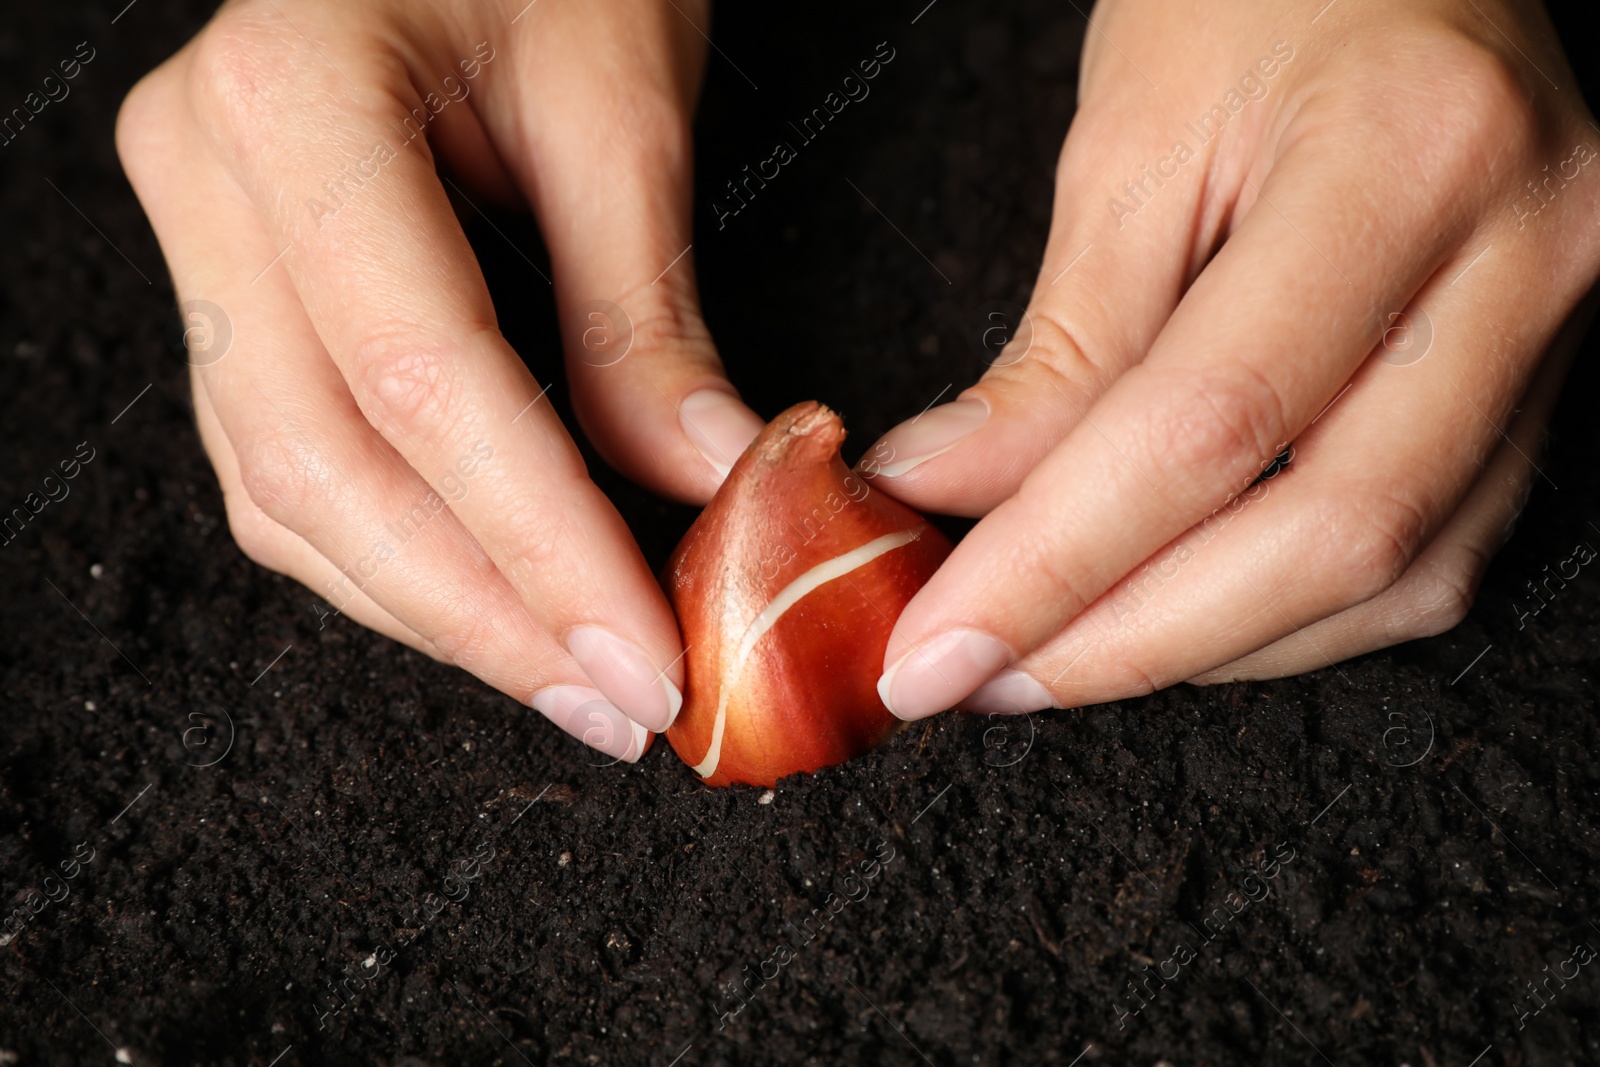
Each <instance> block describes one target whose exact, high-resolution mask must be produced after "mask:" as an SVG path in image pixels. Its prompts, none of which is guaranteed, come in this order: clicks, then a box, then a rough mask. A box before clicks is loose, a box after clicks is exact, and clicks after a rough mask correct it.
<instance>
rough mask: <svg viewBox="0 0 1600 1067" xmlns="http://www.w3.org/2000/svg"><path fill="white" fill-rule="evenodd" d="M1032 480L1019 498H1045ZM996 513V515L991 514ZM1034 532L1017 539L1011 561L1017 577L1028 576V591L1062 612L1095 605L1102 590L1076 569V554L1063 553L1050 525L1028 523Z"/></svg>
mask: <svg viewBox="0 0 1600 1067" xmlns="http://www.w3.org/2000/svg"><path fill="white" fill-rule="evenodd" d="M1044 492H1045V490H1042V489H1041V488H1040V487H1038V486H1037V485H1036V484H1035V483H1033V482H1032V481H1031V479H1030V480H1029V481H1024V482H1023V488H1022V491H1021V493H1020V494H1019V499H1020V500H1021V501H1022V502H1023V503H1026V502H1027V500H1028V498H1030V497H1034V496H1036V495H1041V496H1042V495H1043V493H1044ZM991 514H992V513H991ZM1020 525H1021V526H1022V527H1023V528H1024V529H1027V530H1029V531H1030V532H1029V533H1028V534H1027V535H1026V536H1022V537H1019V538H1018V539H1017V540H1016V543H1015V547H1014V549H1013V552H1012V557H1011V560H1010V563H1011V566H1010V568H1009V569H1010V570H1011V572H1012V573H1014V574H1019V575H1026V576H1027V582H1028V589H1029V590H1030V592H1031V593H1032V595H1033V597H1034V598H1035V599H1037V600H1040V601H1049V602H1050V603H1052V604H1053V605H1059V610H1062V611H1065V612H1067V613H1068V614H1069V615H1076V614H1078V613H1079V612H1081V611H1082V610H1083V609H1084V608H1086V607H1088V606H1089V605H1090V604H1091V603H1093V602H1094V599H1095V597H1096V596H1097V595H1098V594H1099V592H1100V590H1098V589H1094V588H1092V587H1091V585H1092V581H1093V580H1092V578H1091V576H1090V575H1089V574H1088V572H1087V571H1086V569H1085V568H1083V567H1082V566H1077V567H1074V566H1073V562H1072V561H1073V559H1074V558H1076V557H1075V556H1074V554H1072V553H1069V552H1066V551H1064V550H1063V548H1062V546H1061V545H1060V544H1059V543H1058V542H1057V539H1056V537H1055V536H1054V535H1053V534H1052V533H1051V525H1052V524H1050V523H1039V522H1024V523H1022V524H1020Z"/></svg>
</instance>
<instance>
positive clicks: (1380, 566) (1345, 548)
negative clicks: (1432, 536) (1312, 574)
mask: <svg viewBox="0 0 1600 1067" xmlns="http://www.w3.org/2000/svg"><path fill="white" fill-rule="evenodd" d="M1314 512H1315V514H1314V516H1313V521H1314V522H1315V528H1316V529H1319V530H1321V531H1322V538H1323V550H1324V551H1323V558H1325V559H1326V560H1327V561H1328V562H1327V565H1326V570H1327V573H1328V577H1329V579H1330V580H1331V581H1332V585H1333V589H1334V590H1335V591H1336V592H1337V593H1338V594H1339V595H1340V596H1341V598H1342V599H1343V600H1344V601H1345V602H1346V603H1347V604H1357V603H1362V602H1365V601H1367V600H1370V599H1372V598H1373V597H1375V596H1377V595H1378V594H1379V593H1382V592H1383V591H1384V590H1386V589H1388V588H1389V587H1390V586H1392V585H1394V584H1395V583H1396V582H1397V581H1399V580H1400V577H1401V575H1403V574H1404V573H1405V571H1406V568H1407V567H1408V566H1410V564H1411V559H1412V557H1413V555H1414V554H1415V552H1416V549H1417V547H1418V546H1419V545H1420V544H1421V543H1422V541H1423V538H1424V537H1425V536H1426V533H1427V519H1426V516H1425V515H1423V513H1422V512H1421V511H1420V510H1419V509H1418V508H1417V507H1416V506H1415V505H1413V504H1410V503H1407V502H1406V501H1404V500H1402V499H1400V498H1399V497H1397V496H1395V495H1393V494H1390V493H1384V492H1380V491H1377V490H1373V489H1367V490H1362V491H1357V492H1352V493H1346V494H1334V495H1331V496H1330V497H1329V498H1328V499H1327V500H1326V501H1325V502H1324V503H1323V504H1322V505H1321V506H1320V507H1319V508H1316V509H1314Z"/></svg>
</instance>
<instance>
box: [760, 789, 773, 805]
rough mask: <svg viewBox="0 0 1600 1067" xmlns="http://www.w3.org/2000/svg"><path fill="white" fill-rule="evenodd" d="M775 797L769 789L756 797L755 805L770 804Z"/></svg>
mask: <svg viewBox="0 0 1600 1067" xmlns="http://www.w3.org/2000/svg"><path fill="white" fill-rule="evenodd" d="M777 795H778V794H777V793H775V792H773V791H772V790H771V789H769V790H767V791H766V792H765V793H762V794H761V795H760V796H759V797H756V803H757V804H771V803H772V798H773V797H775V796H777Z"/></svg>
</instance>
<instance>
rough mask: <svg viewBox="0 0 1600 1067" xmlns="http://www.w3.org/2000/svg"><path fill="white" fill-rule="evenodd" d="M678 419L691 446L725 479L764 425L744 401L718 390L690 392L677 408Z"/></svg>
mask: <svg viewBox="0 0 1600 1067" xmlns="http://www.w3.org/2000/svg"><path fill="white" fill-rule="evenodd" d="M678 420H679V421H680V422H682V423H683V432H684V434H685V435H687V436H688V438H689V440H690V441H692V442H693V443H694V447H695V448H697V449H699V450H700V454H701V455H702V456H704V457H705V459H706V462H707V463H709V464H711V466H713V467H715V468H716V471H717V473H718V474H720V475H721V476H722V477H724V478H726V477H727V476H728V472H729V471H730V470H732V469H733V464H734V461H735V460H737V459H738V458H739V457H740V456H742V455H744V450H745V447H746V446H748V445H749V444H750V442H751V441H753V440H755V436H756V434H758V433H760V432H761V428H762V427H763V426H765V425H766V423H764V422H762V421H761V416H759V415H757V414H756V413H755V412H753V411H751V410H750V409H749V408H747V407H745V406H744V401H742V400H740V399H739V398H738V397H736V396H733V395H732V394H730V393H724V392H723V391H722V390H721V389H702V390H700V391H699V392H697V393H690V394H689V395H688V396H687V397H685V398H684V400H683V403H682V404H679V405H678Z"/></svg>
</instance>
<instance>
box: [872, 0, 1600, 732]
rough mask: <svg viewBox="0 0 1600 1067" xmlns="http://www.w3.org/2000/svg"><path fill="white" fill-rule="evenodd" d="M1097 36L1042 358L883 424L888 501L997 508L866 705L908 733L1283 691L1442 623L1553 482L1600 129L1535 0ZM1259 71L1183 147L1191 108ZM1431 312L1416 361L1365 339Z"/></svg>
mask: <svg viewBox="0 0 1600 1067" xmlns="http://www.w3.org/2000/svg"><path fill="white" fill-rule="evenodd" d="M1319 12H1320V14H1319ZM1093 19H1094V28H1092V29H1091V30H1090V31H1089V33H1088V35H1087V37H1086V39H1085V41H1086V44H1085V50H1084V51H1085V54H1084V61H1083V68H1082V75H1081V78H1080V87H1081V90H1080V105H1079V110H1078V113H1077V116H1076V118H1075V120H1074V122H1073V125H1072V129H1071V131H1070V133H1069V135H1068V137H1067V141H1066V145H1065V147H1064V148H1063V151H1062V155H1061V160H1060V164H1059V167H1058V172H1057V181H1056V201H1055V212H1054V218H1053V222H1052V228H1051V233H1050V238H1049V244H1048V247H1047V249H1046V252H1045V256H1044V262H1043V265H1042V269H1041V271H1040V274H1039V280H1038V282H1037V284H1036V288H1035V291H1034V296H1033V299H1032V303H1031V307H1030V309H1029V311H1030V314H1031V320H1032V324H1033V337H1032V344H1031V348H1030V349H1029V351H1028V352H1027V354H1026V356H1025V357H1024V358H1021V359H1020V360H1017V361H1015V362H1008V361H1007V360H1005V359H1004V358H1002V359H1000V360H997V361H996V362H997V363H1001V364H1005V365H1003V366H997V367H995V368H994V369H992V370H990V371H989V372H987V373H986V374H985V376H984V378H983V380H982V381H980V382H979V383H978V384H976V385H975V386H973V387H972V388H971V389H969V390H967V391H966V392H965V393H964V394H962V397H961V398H960V401H958V403H960V402H965V404H966V407H965V408H957V409H956V410H955V411H954V412H953V413H951V412H950V410H949V409H946V410H945V411H944V412H937V411H936V412H930V413H929V415H928V416H925V417H924V418H923V420H921V422H922V424H923V425H922V426H921V427H920V428H919V427H913V426H902V427H899V428H897V429H896V430H894V431H891V432H890V434H889V435H888V437H887V440H888V443H889V444H890V445H891V446H893V447H894V448H895V449H896V456H897V458H898V457H906V456H909V455H913V454H915V453H917V452H918V451H919V450H920V451H921V452H922V453H924V454H927V453H929V452H938V451H939V449H947V450H946V451H942V452H939V454H936V455H934V456H933V458H930V459H928V460H927V461H926V462H924V463H922V464H919V465H915V466H911V467H910V469H909V470H907V469H904V468H905V467H906V464H905V463H904V462H902V463H900V464H899V465H898V467H897V468H895V469H893V470H892V473H894V474H895V476H894V477H890V478H887V479H884V483H883V484H886V485H888V486H890V487H891V488H890V489H889V491H890V492H893V493H894V494H896V495H897V496H899V497H901V498H902V499H904V500H906V501H907V502H909V503H911V504H913V505H916V506H919V507H922V508H925V509H928V510H933V511H954V512H961V513H965V514H969V515H982V516H984V518H983V520H982V521H981V522H979V523H978V525H977V526H976V527H975V528H974V529H973V530H972V532H971V533H970V534H969V535H968V536H967V537H966V538H965V539H964V540H963V542H962V543H961V544H960V545H959V546H958V547H957V548H956V551H955V553H954V554H953V555H952V556H951V557H950V559H949V560H948V561H947V562H946V564H945V565H944V567H943V568H942V569H941V570H940V571H939V573H938V574H936V575H935V576H934V577H933V579H932V580H931V581H930V582H929V583H928V584H927V585H926V586H925V587H924V588H923V589H922V590H921V592H920V593H919V594H918V595H917V596H916V598H915V599H914V600H912V602H911V603H910V604H909V605H908V606H907V608H906V610H905V612H904V614H902V616H901V617H900V619H899V623H898V625H897V627H896V631H895V635H894V638H893V640H892V641H891V643H890V647H889V649H888V652H887V655H886V657H885V668H886V675H885V679H884V681H883V682H882V683H881V684H880V692H883V693H886V694H887V702H888V703H889V705H890V706H891V708H892V710H894V711H895V712H896V713H897V714H899V715H900V716H901V717H903V718H920V717H922V716H925V715H929V714H932V713H934V712H936V711H939V710H941V709H943V708H947V707H949V706H951V705H952V704H957V703H959V704H960V705H961V706H963V707H967V708H971V709H974V710H984V711H1033V710H1037V709H1040V708H1044V707H1049V706H1052V705H1055V706H1064V707H1072V706H1078V705H1084V704H1093V703H1100V702H1104V701H1108V700H1115V699H1119V698H1124V697H1132V696H1137V695H1141V694H1144V693H1148V692H1151V691H1152V690H1154V689H1158V688H1161V687H1163V686H1167V685H1171V684H1173V683H1176V682H1180V681H1184V680H1186V679H1187V680H1193V681H1198V682H1219V681H1227V680H1233V679H1245V678H1269V677H1278V676H1283V675H1291V674H1298V673H1301V672H1305V671H1310V670H1315V669H1318V668H1322V667H1327V666H1329V665H1331V664H1333V663H1336V662H1338V661H1340V660H1343V659H1346V658H1349V657H1351V656H1355V655H1359V654H1361V653H1364V652H1368V651H1371V650H1373V649H1378V648H1382V647H1385V646H1388V645H1392V644H1395V643H1397V642H1401V641H1405V640H1409V639H1412V638H1418V637H1424V636H1428V635H1432V634H1438V633H1440V632H1442V631H1444V630H1447V629H1449V628H1450V627H1452V626H1454V625H1455V624H1456V623H1457V622H1459V621H1460V620H1461V618H1462V616H1463V615H1464V614H1465V612H1466V610H1467V608H1468V606H1469V605H1470V604H1471V602H1472V598H1473V594H1474V592H1475V590H1476V588H1477V585H1478V582H1479V580H1480V578H1481V577H1482V574H1483V571H1484V567H1485V566H1486V564H1487V561H1488V559H1489V557H1490V556H1491V554H1492V553H1493V552H1494V551H1495V550H1496V549H1497V548H1499V546H1500V544H1501V541H1502V539H1503V537H1504V536H1505V534H1506V533H1507V531H1508V528H1509V526H1510V524H1511V522H1512V521H1513V520H1514V518H1515V516H1516V514H1517V512H1518V510H1519V509H1520V507H1521V506H1522V504H1523V502H1524V501H1525V499H1526V494H1527V491H1528V487H1529V484H1530V482H1531V481H1532V479H1535V478H1540V477H1541V475H1540V474H1539V473H1538V472H1537V471H1536V469H1535V467H1534V463H1535V462H1536V457H1538V456H1539V454H1540V451H1541V447H1540V446H1541V437H1542V434H1543V430H1544V427H1545V424H1546V422H1547V420H1548V418H1549V414H1550V409H1551V406H1552V404H1553V402H1554V399H1555V396H1556V393H1557V391H1558V390H1559V388H1560V384H1561V381H1562V378H1563V376H1564V374H1565V371H1566V363H1567V361H1568V360H1569V358H1570V355H1571V345H1570V344H1564V343H1556V342H1557V335H1558V333H1559V332H1560V331H1561V330H1562V328H1563V325H1564V324H1565V323H1567V322H1568V320H1569V318H1572V317H1573V314H1574V311H1575V309H1577V307H1578V305H1579V303H1580V301H1582V300H1583V298H1584V295H1585V293H1586V292H1587V291H1588V290H1590V288H1591V286H1593V285H1594V282H1595V279H1596V275H1597V273H1600V159H1594V158H1591V157H1593V155H1594V153H1595V152H1597V151H1600V129H1596V128H1595V126H1593V125H1592V122H1593V116H1592V115H1591V114H1590V113H1589V111H1588V109H1587V108H1586V107H1585V106H1584V103H1583V101H1582V99H1581V97H1580V96H1579V94H1578V89H1577V86H1576V83H1575V80H1574V78H1573V75H1572V73H1571V71H1570V69H1569V67H1568V65H1567V62H1566V60H1565V58H1564V56H1563V55H1562V53H1561V50H1560V46H1559V44H1558V43H1557V41H1556V39H1555V36H1554V34H1553V32H1552V31H1551V30H1550V28H1549V25H1548V23H1547V21H1546V18H1545V15H1544V12H1543V10H1542V9H1541V8H1540V7H1539V6H1538V5H1536V4H1531V3H1521V4H1513V3H1499V2H1496V3H1488V2H1485V0H1471V2H1466V0H1404V2H1393V0H1373V2H1367V0H1339V2H1338V3H1336V4H1334V5H1331V6H1327V7H1326V8H1324V4H1323V3H1317V4H1310V5H1300V4H1284V3H1268V2H1265V0H1247V2H1237V3H1228V4H1203V3H1186V4H1181V5H1176V6H1175V5H1173V4H1172V3H1170V2H1169V0H1104V2H1102V3H1100V4H1099V5H1097V6H1096V8H1095V11H1094V14H1093ZM1275 49H1276V50H1275ZM1286 53H1292V55H1290V56H1289V58H1287V59H1285V54H1286ZM1263 57H1271V58H1273V59H1276V60H1277V62H1276V63H1272V62H1268V63H1265V64H1262V63H1261V61H1262V59H1263ZM1268 71H1273V73H1272V75H1271V76H1270V77H1268V76H1267V73H1266V72H1268ZM1245 72H1249V73H1251V74H1252V75H1253V76H1254V82H1253V83H1247V85H1246V88H1247V89H1252V90H1255V91H1254V92H1253V93H1252V94H1251V95H1253V97H1254V98H1253V99H1249V100H1248V102H1247V103H1246V102H1244V101H1243V100H1240V99H1238V98H1237V97H1236V98H1235V100H1234V103H1236V104H1243V106H1242V107H1239V108H1238V109H1237V110H1233V109H1231V108H1230V109H1227V110H1226V111H1225V115H1224V117H1226V119H1227V121H1226V123H1225V124H1224V125H1223V132H1222V133H1221V134H1220V135H1218V136H1212V137H1211V138H1210V139H1209V140H1208V141H1206V142H1205V143H1203V144H1202V143H1201V142H1200V138H1199V137H1198V135H1197V134H1196V133H1195V132H1194V131H1193V130H1191V129H1190V128H1189V127H1188V126H1186V123H1193V122H1195V121H1196V120H1198V119H1199V118H1200V117H1201V116H1202V115H1205V114H1206V113H1207V112H1208V111H1209V110H1210V109H1211V108H1212V107H1213V106H1214V105H1216V104H1217V103H1219V102H1220V101H1224V100H1225V94H1226V93H1228V91H1229V90H1231V89H1236V88H1238V87H1239V86H1240V84H1241V75H1242V74H1244V73H1245ZM1147 75H1148V78H1147V77H1146V76H1147ZM1180 139H1183V140H1186V141H1187V142H1188V144H1189V145H1190V146H1191V147H1193V148H1195V157H1194V158H1193V159H1190V160H1188V161H1187V162H1183V163H1181V164H1180V163H1178V162H1177V161H1175V160H1172V159H1171V156H1172V154H1173V149H1174V145H1175V142H1177V141H1178V140H1180ZM1163 157H1166V158H1167V159H1168V160H1169V161H1168V162H1167V163H1166V164H1165V165H1163V166H1162V167H1161V169H1162V170H1163V171H1164V172H1165V173H1167V174H1170V175H1172V177H1170V178H1167V179H1165V184H1164V185H1161V186H1158V185H1157V184H1156V183H1155V182H1154V181H1146V183H1145V185H1144V188H1143V190H1140V191H1139V196H1138V198H1137V199H1135V198H1134V197H1133V196H1132V195H1130V193H1129V191H1128V190H1127V188H1126V186H1125V185H1124V183H1125V182H1127V181H1129V180H1130V179H1133V180H1138V179H1141V178H1143V174H1142V170H1141V168H1143V167H1144V166H1146V165H1150V164H1159V163H1160V161H1161V160H1162V158H1163ZM1584 159H1590V162H1587V163H1584V162H1582V160H1584ZM1546 165H1548V166H1549V167H1550V168H1551V169H1550V171H1546V170H1544V169H1543V168H1545V166H1546ZM1558 171H1559V172H1563V173H1564V174H1565V175H1566V177H1565V178H1558V179H1556V180H1553V181H1551V182H1550V184H1549V186H1548V187H1545V186H1543V185H1542V184H1541V186H1540V190H1539V192H1538V194H1537V198H1536V197H1535V194H1534V193H1533V192H1531V191H1530V189H1531V187H1530V186H1529V184H1528V183H1529V182H1535V183H1542V182H1543V181H1544V180H1545V179H1546V178H1548V177H1549V175H1550V174H1551V173H1553V172H1558ZM1174 172H1176V173H1174ZM1112 197H1117V198H1118V199H1119V200H1120V201H1121V203H1122V205H1123V206H1122V207H1121V208H1113V207H1111V206H1109V205H1108V201H1109V200H1110V198H1112ZM1135 209H1136V210H1135ZM1085 249H1087V251H1085ZM1080 256H1081V258H1078V257H1080ZM1396 312H1399V313H1404V314H1405V315H1406V318H1405V319H1395V318H1393V313H1396ZM1578 317H1579V318H1580V319H1581V318H1582V317H1583V316H1582V315H1581V313H1580V315H1579V316H1578ZM1424 322H1425V323H1428V324H1431V334H1432V340H1431V346H1430V347H1427V349H1426V352H1425V354H1423V353H1422V352H1421V350H1420V349H1421V346H1419V347H1418V349H1417V350H1407V348H1406V343H1407V341H1408V338H1407V337H1406V335H1405V334H1404V333H1403V332H1402V333H1399V334H1396V333H1388V334H1387V340H1388V341H1389V342H1390V345H1389V346H1387V347H1386V346H1385V344H1384V340H1385V337H1386V332H1387V331H1388V330H1389V328H1391V327H1393V326H1394V325H1395V324H1397V323H1398V324H1399V326H1400V327H1401V328H1402V330H1404V329H1405V328H1407V327H1413V326H1415V325H1416V324H1418V323H1424ZM1581 325H1582V323H1581V322H1574V323H1573V329H1572V331H1571V333H1572V334H1575V333H1576V332H1577V329H1579V328H1581ZM1572 339H1574V338H1573V337H1572V336H1570V335H1569V336H1568V337H1567V338H1566V339H1565V340H1567V341H1570V340H1572ZM1410 341H1411V342H1412V343H1415V342H1416V338H1415V337H1413V338H1410ZM1419 356H1420V358H1418V357H1419ZM1347 386H1348V391H1346V387H1347ZM1341 394H1342V395H1341ZM1330 405H1331V407H1330ZM929 418H932V419H934V420H936V423H935V428H936V429H940V427H939V426H938V421H939V420H943V422H944V423H945V424H946V426H945V427H944V430H945V433H944V436H945V438H946V439H945V440H932V438H933V436H934V435H933V434H932V433H930V431H929V430H928V428H927V426H926V423H927V422H928V420H929ZM980 422H981V424H980ZM952 423H954V424H955V425H954V429H955V430H956V431H962V430H967V431H970V432H968V433H966V436H964V437H960V438H956V439H954V440H953V441H952V440H950V439H949V438H950V433H949V426H950V424H952ZM919 435H921V437H920V439H919ZM1291 442H1292V443H1293V446H1294V459H1293V462H1292V465H1291V466H1290V468H1289V470H1288V471H1287V472H1286V473H1283V474H1280V475H1278V476H1277V477H1275V478H1273V479H1272V480H1270V481H1268V482H1265V483H1263V484H1262V485H1261V486H1258V487H1257V488H1256V489H1255V490H1253V491H1252V492H1251V493H1250V494H1249V495H1250V496H1251V497H1253V499H1249V500H1244V501H1233V502H1232V503H1230V499H1231V498H1233V497H1234V496H1235V495H1236V494H1239V493H1241V491H1243V490H1245V489H1246V487H1247V486H1249V485H1250V484H1251V482H1252V480H1253V479H1255V478H1256V476H1257V475H1258V474H1259V473H1261V472H1262V471H1263V469H1264V468H1265V467H1266V466H1267V464H1269V463H1270V461H1271V459H1272V457H1273V456H1274V455H1276V454H1277V453H1278V452H1279V450H1280V449H1282V448H1284V446H1285V445H1286V444H1288V443H1291ZM930 445H935V446H938V447H937V448H932V447H930ZM1213 515H1215V516H1216V518H1215V519H1214V520H1213V521H1211V522H1209V523H1208V521H1207V520H1208V519H1210V518H1211V517H1212V516H1213ZM1147 568H1148V569H1147ZM997 671H998V672H1000V673H999V674H998V676H997V675H996V672H997ZM980 686H981V688H980ZM975 691H976V692H975Z"/></svg>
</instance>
